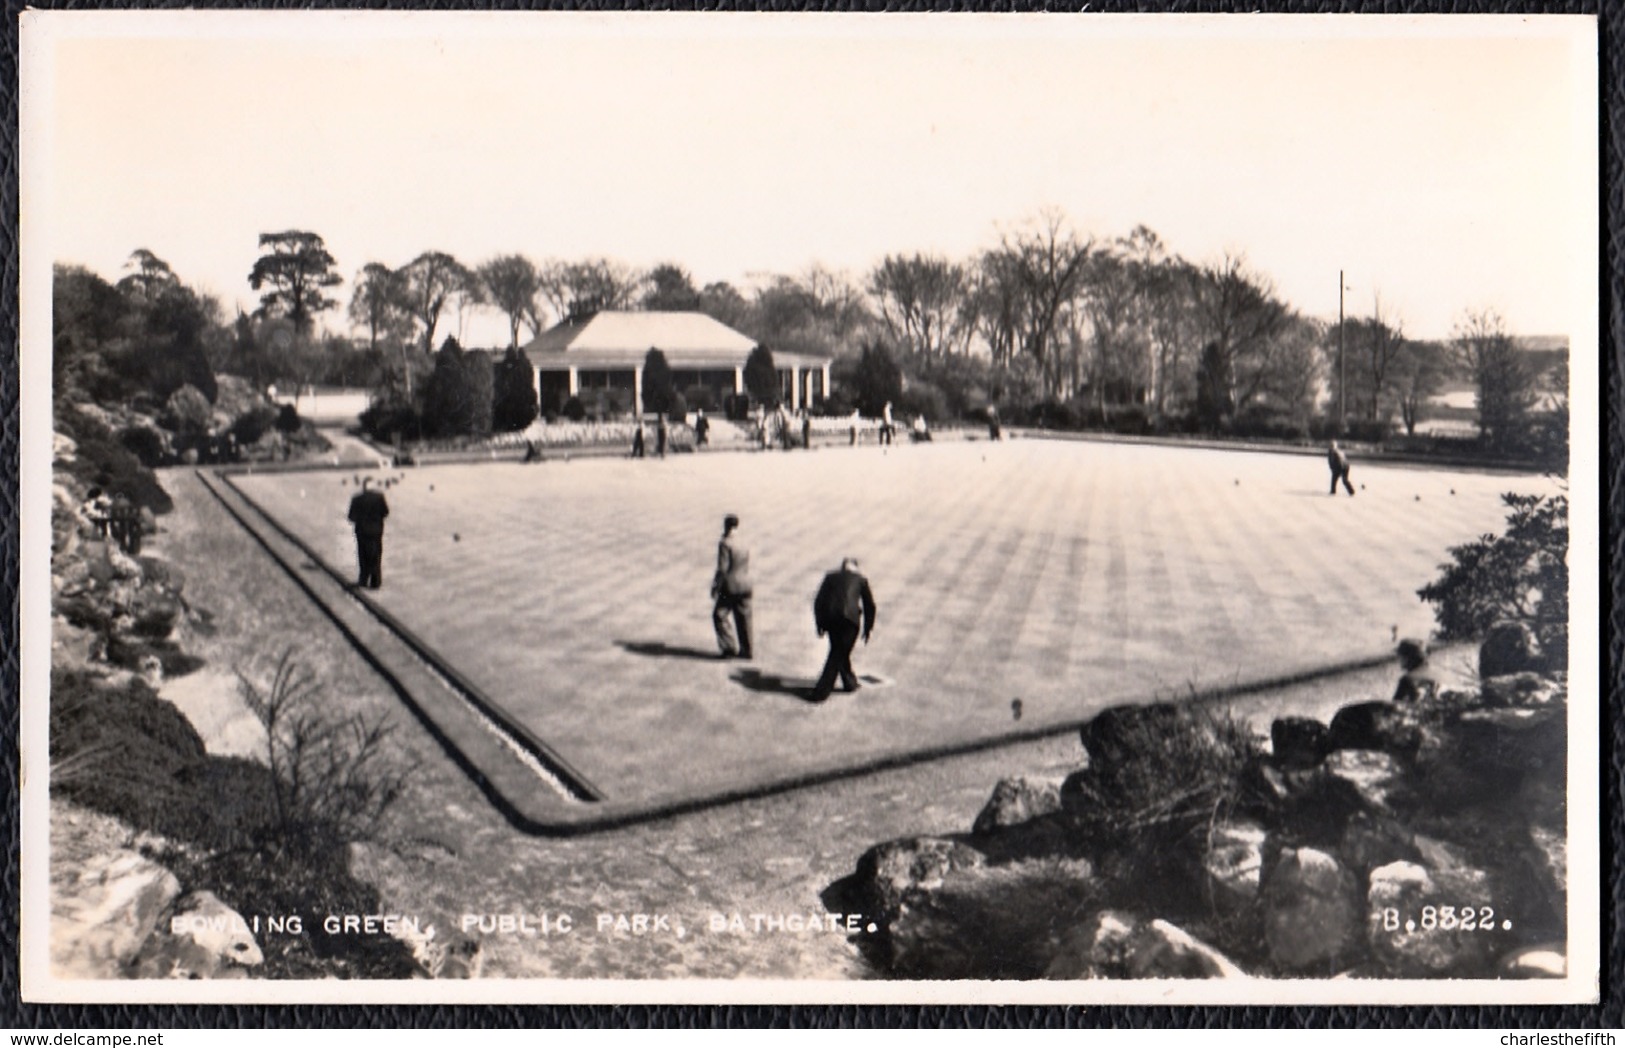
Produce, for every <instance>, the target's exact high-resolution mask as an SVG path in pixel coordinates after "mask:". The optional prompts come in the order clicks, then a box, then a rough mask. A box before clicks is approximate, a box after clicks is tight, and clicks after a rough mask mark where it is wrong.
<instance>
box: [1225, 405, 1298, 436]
mask: <svg viewBox="0 0 1625 1048" xmlns="http://www.w3.org/2000/svg"><path fill="white" fill-rule="evenodd" d="M1230 432H1231V433H1232V434H1234V435H1235V436H1238V437H1261V438H1264V439H1266V440H1303V439H1305V438H1307V437H1308V436H1309V427H1308V426H1306V425H1304V424H1303V423H1301V422H1299V421H1298V420H1297V419H1295V418H1293V417H1292V416H1291V415H1290V414H1288V413H1286V412H1284V411H1280V410H1278V409H1276V408H1272V407H1268V406H1266V405H1263V404H1249V405H1248V406H1247V407H1246V408H1245V409H1243V410H1242V411H1241V412H1239V413H1238V414H1237V415H1236V417H1235V420H1234V422H1233V424H1232V426H1231V429H1230Z"/></svg>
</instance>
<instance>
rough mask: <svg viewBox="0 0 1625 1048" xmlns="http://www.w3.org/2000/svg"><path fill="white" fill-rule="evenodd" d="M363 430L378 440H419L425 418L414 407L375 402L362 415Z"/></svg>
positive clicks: (385, 401)
mask: <svg viewBox="0 0 1625 1048" xmlns="http://www.w3.org/2000/svg"><path fill="white" fill-rule="evenodd" d="M360 421H361V429H362V431H363V432H365V433H367V434H368V435H370V436H372V437H373V438H375V439H377V440H386V441H392V442H393V441H394V440H396V439H397V438H399V439H400V440H417V439H419V438H421V437H422V436H423V418H422V416H421V415H420V414H418V410H417V409H416V408H414V407H413V406H412V405H410V404H407V403H404V402H401V401H396V400H375V401H373V402H372V403H371V404H370V405H368V406H367V410H365V411H363V412H362V413H361V420H360Z"/></svg>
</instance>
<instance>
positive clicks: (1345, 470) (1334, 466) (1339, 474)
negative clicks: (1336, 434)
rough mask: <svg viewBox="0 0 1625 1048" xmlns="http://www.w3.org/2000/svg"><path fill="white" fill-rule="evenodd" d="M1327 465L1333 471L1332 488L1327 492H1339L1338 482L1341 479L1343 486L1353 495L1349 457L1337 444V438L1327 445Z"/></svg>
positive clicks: (1333, 493) (1331, 493)
mask: <svg viewBox="0 0 1625 1048" xmlns="http://www.w3.org/2000/svg"><path fill="white" fill-rule="evenodd" d="M1326 465H1327V466H1329V467H1330V468H1331V471H1332V490H1330V491H1328V492H1327V493H1326V494H1328V495H1335V494H1337V482H1338V481H1339V480H1341V481H1342V482H1343V487H1344V488H1346V489H1347V490H1348V493H1349V494H1350V495H1353V494H1354V485H1353V484H1350V483H1349V457H1348V456H1347V455H1345V454H1343V449H1342V448H1340V447H1338V446H1337V441H1335V440H1334V441H1332V442H1331V443H1330V444H1328V445H1327V446H1326Z"/></svg>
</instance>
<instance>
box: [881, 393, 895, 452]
mask: <svg viewBox="0 0 1625 1048" xmlns="http://www.w3.org/2000/svg"><path fill="white" fill-rule="evenodd" d="M896 432H897V430H896V428H895V427H894V426H893V425H892V421H891V401H889V400H888V401H886V406H885V407H883V408H881V409H880V442H881V443H882V444H890V443H891V442H892V437H893V436H894V435H895V434H896Z"/></svg>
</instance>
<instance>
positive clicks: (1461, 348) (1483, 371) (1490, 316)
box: [1451, 309, 1540, 448]
mask: <svg viewBox="0 0 1625 1048" xmlns="http://www.w3.org/2000/svg"><path fill="white" fill-rule="evenodd" d="M1451 345H1452V346H1453V347H1454V349H1455V352H1456V356H1457V359H1459V360H1460V361H1461V363H1462V365H1463V367H1465V368H1466V369H1467V371H1468V373H1469V374H1470V375H1471V376H1472V379H1473V385H1474V386H1475V387H1476V388H1477V393H1478V431H1479V435H1480V436H1481V437H1483V438H1484V439H1485V440H1487V441H1488V442H1489V443H1490V444H1491V445H1492V446H1495V447H1503V448H1504V447H1505V446H1507V444H1508V442H1509V441H1510V440H1511V439H1512V438H1513V436H1514V434H1515V432H1516V430H1517V428H1518V426H1519V425H1520V424H1521V423H1522V422H1523V420H1524V418H1525V417H1526V416H1527V415H1528V414H1529V410H1530V409H1531V408H1533V407H1534V406H1535V403H1536V401H1537V400H1538V399H1539V396H1540V390H1539V375H1538V374H1537V371H1536V369H1535V368H1534V367H1533V366H1532V365H1531V363H1530V360H1529V358H1528V356H1527V355H1526V354H1525V353H1523V352H1522V351H1521V350H1519V349H1518V346H1517V343H1516V342H1515V341H1514V340H1513V338H1512V336H1511V335H1510V334H1508V333H1507V329H1506V322H1505V321H1504V320H1502V319H1501V315H1500V314H1499V313H1497V312H1495V311H1494V310H1493V309H1485V310H1479V311H1476V312H1473V311H1469V312H1468V313H1466V314H1465V315H1464V316H1463V317H1462V319H1461V320H1460V321H1458V322H1457V324H1456V330H1455V332H1454V334H1453V336H1452V338H1451Z"/></svg>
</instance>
